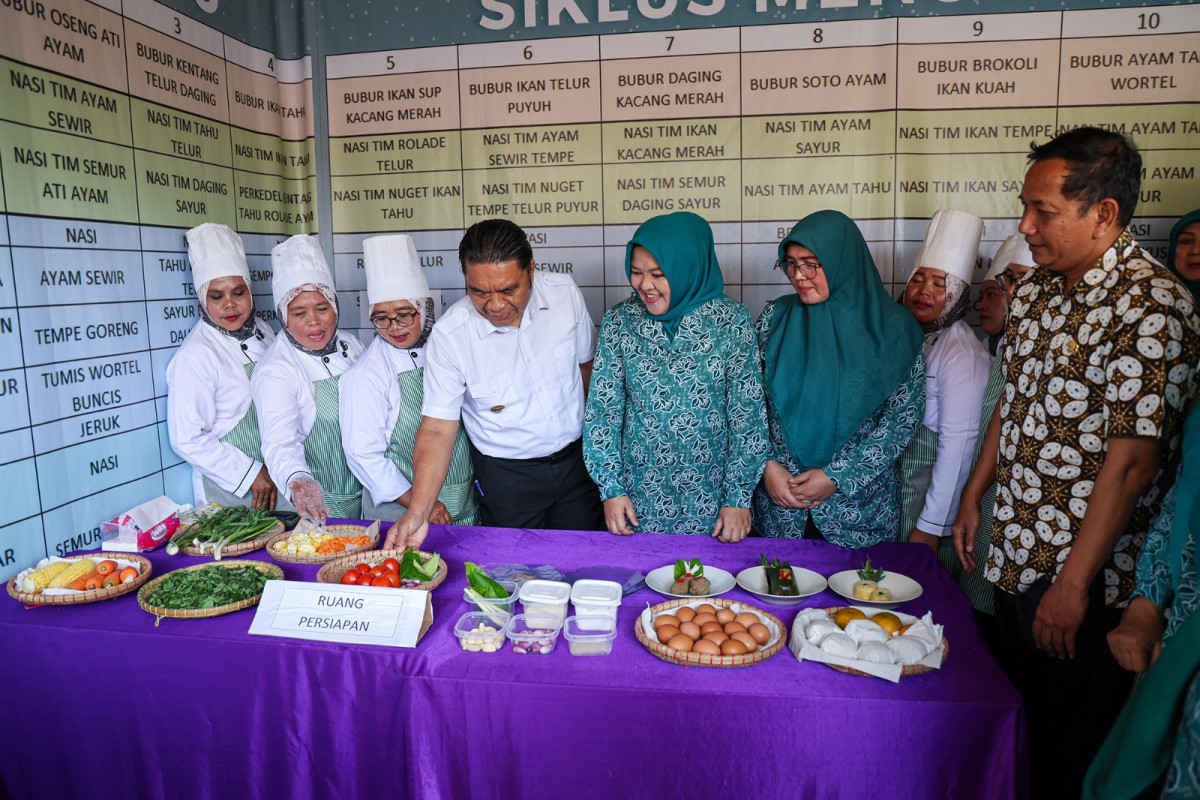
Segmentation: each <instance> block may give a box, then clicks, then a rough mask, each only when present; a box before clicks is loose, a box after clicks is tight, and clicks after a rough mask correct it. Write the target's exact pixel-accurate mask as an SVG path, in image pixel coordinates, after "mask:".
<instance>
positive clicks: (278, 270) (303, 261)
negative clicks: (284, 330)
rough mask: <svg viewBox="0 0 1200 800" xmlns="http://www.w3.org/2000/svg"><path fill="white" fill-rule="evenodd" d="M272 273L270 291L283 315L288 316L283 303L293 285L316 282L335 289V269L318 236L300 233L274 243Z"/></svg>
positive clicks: (317, 284) (331, 290)
mask: <svg viewBox="0 0 1200 800" xmlns="http://www.w3.org/2000/svg"><path fill="white" fill-rule="evenodd" d="M271 273H272V274H271V295H272V299H273V300H274V301H275V308H276V310H278V311H279V314H280V317H285V314H284V312H283V310H282V309H281V308H280V306H281V305H283V301H284V298H285V297H287V295H288V294H289V293H290V292H291V291H292V290H293V289H296V288H298V287H300V286H305V285H307V284H314V285H316V286H323V287H326V288H327V289H328V290H329V293H330V294H332V293H333V289H334V285H333V273H332V272H330V271H329V265H328V264H327V263H326V262H325V254H324V253H322V252H321V245H320V244H319V243H318V242H317V237H316V236H310V235H308V234H303V233H301V234H297V235H296V236H293V237H291V238H290V239H287V240H286V241H283V242H280V243H279V244H277V245H275V246H274V247H272V248H271ZM322 294H325V292H322Z"/></svg>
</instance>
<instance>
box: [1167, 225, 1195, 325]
mask: <svg viewBox="0 0 1200 800" xmlns="http://www.w3.org/2000/svg"><path fill="white" fill-rule="evenodd" d="M1167 269H1169V270H1171V272H1174V273H1175V275H1176V277H1178V278H1179V280H1181V281H1183V285H1184V286H1186V287H1187V288H1188V291H1190V292H1191V293H1192V299H1193V300H1194V301H1195V302H1196V306H1197V309H1200V208H1197V209H1196V210H1195V211H1189V212H1188V213H1187V214H1184V215H1183V216H1182V217H1180V219H1179V221H1178V222H1176V223H1175V227H1173V228H1171V246H1170V247H1169V248H1168V249H1167Z"/></svg>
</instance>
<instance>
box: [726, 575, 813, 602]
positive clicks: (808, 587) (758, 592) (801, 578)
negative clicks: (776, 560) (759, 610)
mask: <svg viewBox="0 0 1200 800" xmlns="http://www.w3.org/2000/svg"><path fill="white" fill-rule="evenodd" d="M792 576H793V577H794V578H795V579H796V588H797V589H799V590H800V594H797V595H791V596H789V597H782V596H780V595H777V594H767V576H766V575H764V574H763V568H762V567H761V566H758V567H747V568H746V569H744V570H742V571H741V572H739V573H738V574H737V584H738V586H740V587H742V588H743V589H745V590H746V591H747V592H749V593H750V594H752V595H754V596H755V597H757V598H759V599H760V600H762V601H763V602H764V603H770V604H771V605H773V606H794V605H798V604H799V603H801V602H802V601H803V600H804V598H806V597H809V596H810V595H814V594H816V593H817V592H820V591H823V590H824V589H825V585H826V584H825V578H824V577H822V576H821V575H819V574H818V573H816V572H813V571H812V570H811V569H804V568H803V567H792Z"/></svg>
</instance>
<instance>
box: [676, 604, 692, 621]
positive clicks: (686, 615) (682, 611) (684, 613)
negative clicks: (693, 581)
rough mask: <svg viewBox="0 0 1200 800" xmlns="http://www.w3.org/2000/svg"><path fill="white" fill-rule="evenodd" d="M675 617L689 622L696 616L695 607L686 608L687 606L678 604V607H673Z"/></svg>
mask: <svg viewBox="0 0 1200 800" xmlns="http://www.w3.org/2000/svg"><path fill="white" fill-rule="evenodd" d="M675 617H676V618H677V619H678V620H679V621H680V622H691V621H692V620H693V619H695V617H696V611H695V609H692V608H688V607H687V606H680V607H679V608H677V609H675Z"/></svg>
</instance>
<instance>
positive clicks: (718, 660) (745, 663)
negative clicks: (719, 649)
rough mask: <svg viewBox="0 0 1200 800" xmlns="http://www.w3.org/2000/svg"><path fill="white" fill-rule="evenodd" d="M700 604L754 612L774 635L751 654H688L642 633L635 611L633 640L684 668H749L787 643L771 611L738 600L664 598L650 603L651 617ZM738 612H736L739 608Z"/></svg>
mask: <svg viewBox="0 0 1200 800" xmlns="http://www.w3.org/2000/svg"><path fill="white" fill-rule="evenodd" d="M703 603H708V604H709V605H712V606H715V607H717V608H733V607H735V606H736V607H737V608H738V609H740V610H741V611H749V612H751V613H754V614H757V615H758V616H759V617H761V618H762V620H763V622H764V624H766V625H767V627H768V628H770V627H771V626H772V625H773V626H774V630H775V631H778V634H777V635H776V636H775V637H773V638H772V639H771V641H769V642H767V645H766V646H765V647H761V648H759V649H758V650H755V651H754V652H753V653H747V654H746V655H743V656H710V655H705V654H704V653H692V652H687V651H684V650H676V649H675V648H673V647H667V646H666V645H665V644H663V643H661V642H660V641H658V638H657V637H656V636H655V635H654V632H653V631H651V632H650V633H646V631H644V630H643V629H642V615H641V614H638V617H637V621H636V622H634V625H633V632H634V634H636V635H637V639H638V641H639V642H641V643H642V645H643V646H644V647H645V648H646V649H647V650H649V651H650V652H651V653H652V654H653V655H654V656H655V657H657V658H661V659H662V660H663V661H666V662H668V663H671V664H679V665H680V666H684V667H723V668H726V669H728V668H731V667H750V666H753V665H755V664H759V663H761V662H763V661H766V660H767V659H768V658H770V657H771V656H773V655H775V654H776V653H778V652H779V651H780V650H781V649H782V648H783V646H784V644H785V643H786V642H787V628H786V627H784V624H783V623H782V622H780V621H779V619H778V618H777V617H776V616H774V615H773V614H768V613H767V612H766V611H763V610H762V609H761V608H757V607H755V606H752V605H749V604H748V603H744V602H742V601H740V600H726V599H725V598H722V597H709V598H706V599H703V600H698V599H696V598H694V597H692V598H688V597H681V598H679V599H678V600H668V601H667V602H665V603H659V604H658V605H656V606H651V608H650V616H651V619H653V618H654V617H656V616H658V615H659V614H661V613H662V612H664V611H670V610H671V609H675V608H679V607H680V606H693V607H694V606H698V605H701V604H703ZM739 613H740V611H739Z"/></svg>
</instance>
